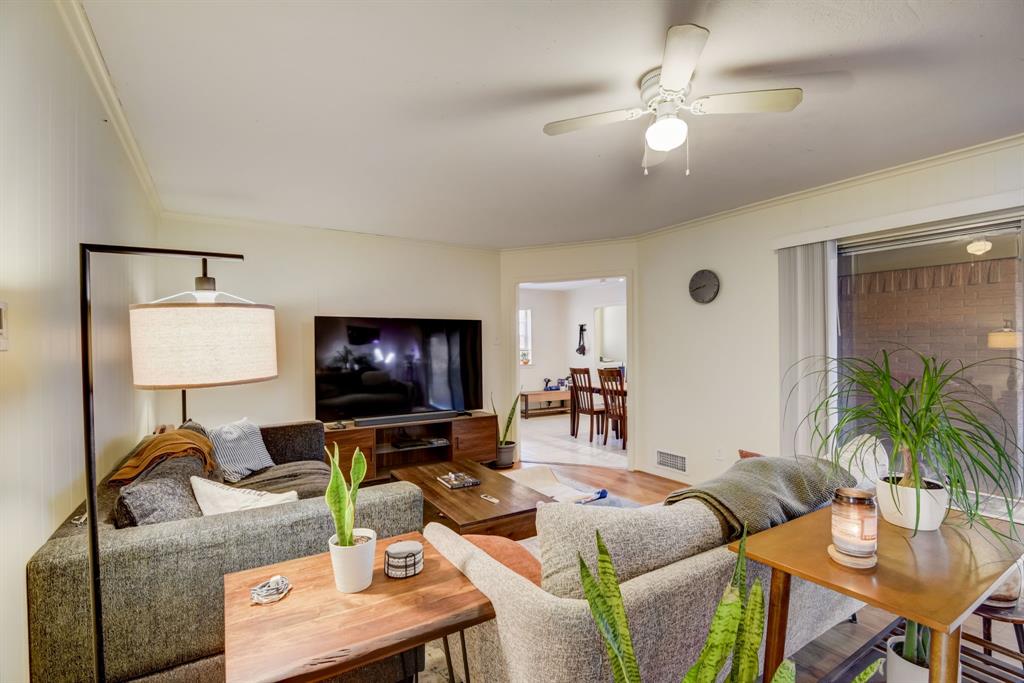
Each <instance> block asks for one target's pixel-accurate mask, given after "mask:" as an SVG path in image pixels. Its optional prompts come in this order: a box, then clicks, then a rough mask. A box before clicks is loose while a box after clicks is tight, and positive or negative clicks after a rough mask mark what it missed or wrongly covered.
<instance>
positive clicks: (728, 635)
mask: <svg viewBox="0 0 1024 683" xmlns="http://www.w3.org/2000/svg"><path fill="white" fill-rule="evenodd" d="M746 539H747V534H746V530H745V529H744V532H743V536H742V538H741V539H740V547H739V554H738V557H737V558H736V566H735V568H734V569H733V574H732V580H731V581H730V582H729V585H728V586H726V587H725V593H724V594H723V595H722V599H721V601H719V603H718V607H717V608H716V609H715V615H714V617H713V618H712V620H711V628H710V631H709V633H708V637H707V640H706V641H705V642H704V647H703V648H702V649H701V651H700V655H699V656H698V658H697V661H696V663H694V665H693V666H692V667H690V670H689V671H687V672H686V674H685V675H684V676H683V678H682V683H714V682H715V681H717V680H718V678H719V674H720V673H721V672H722V670H723V669H724V668H725V665H726V663H728V662H729V661H730V658H731V661H732V668H731V669H730V670H729V675H728V677H727V678H726V679H725V681H726V683H754V681H756V680H757V675H758V670H759V660H758V651H759V650H760V648H761V637H762V635H763V634H764V613H765V607H764V589H763V588H762V587H761V581H760V580H759V579H758V580H756V581H754V585H753V586H752V587H751V588H750V589H749V590H748V588H747V557H746ZM579 564H580V580H581V581H582V582H583V592H584V594H585V595H586V597H587V602H588V603H589V605H590V613H591V615H592V616H593V618H594V623H595V624H596V625H597V630H598V632H599V633H600V634H601V637H602V638H603V639H604V642H605V646H606V649H607V652H608V661H609V662H610V663H611V667H612V676H613V679H614V681H615V683H643V681H642V679H641V677H640V666H639V664H638V663H637V659H636V653H635V651H634V649H633V640H632V637H631V636H630V633H629V618H628V617H627V615H626V610H625V607H624V606H623V602H622V592H621V591H620V589H619V581H618V577H617V576H616V573H615V565H614V564H613V563H612V558H611V555H610V554H609V553H608V548H607V547H606V546H605V544H604V541H603V540H602V539H601V532H597V576H596V577H595V576H594V575H593V574H591V572H590V568H589V567H587V564H586V562H584V560H583V557H582V556H580V557H579ZM883 661H884V660H882V659H878V660H876V661H875V662H873V663H872V664H871V666H869V667H868V668H867V669H865V670H864V671H862V672H861V673H860V674H859V675H858V676H857V677H856V678H854V679H853V683H866V681H868V680H870V679H871V678H872V677H873V676H874V675H875V673H876V672H877V671H878V669H879V667H880V666H881V665H882V662H883ZM795 681H796V666H795V665H794V664H793V662H791V661H789V660H786V661H784V662H783V663H782V665H781V666H780V667H779V668H778V669H777V670H776V671H775V675H774V676H773V677H772V679H771V683H795Z"/></svg>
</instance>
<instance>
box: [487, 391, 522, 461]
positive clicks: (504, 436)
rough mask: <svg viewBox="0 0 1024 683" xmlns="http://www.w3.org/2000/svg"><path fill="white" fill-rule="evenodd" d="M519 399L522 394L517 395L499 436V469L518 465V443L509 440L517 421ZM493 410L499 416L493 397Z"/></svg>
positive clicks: (492, 397)
mask: <svg viewBox="0 0 1024 683" xmlns="http://www.w3.org/2000/svg"><path fill="white" fill-rule="evenodd" d="M519 397H520V394H516V397H515V400H513V401H512V407H511V408H509V409H508V415H507V416H506V417H505V427H504V428H503V429H502V430H501V434H500V435H499V436H498V459H497V461H495V463H494V466H495V467H498V468H505V467H512V465H514V464H516V442H515V441H509V440H508V432H509V430H510V429H512V421H513V420H515V419H516V408H518V407H519ZM491 410H493V411H494V414H495V415H497V414H498V409H497V408H496V407H495V406H494V396H491Z"/></svg>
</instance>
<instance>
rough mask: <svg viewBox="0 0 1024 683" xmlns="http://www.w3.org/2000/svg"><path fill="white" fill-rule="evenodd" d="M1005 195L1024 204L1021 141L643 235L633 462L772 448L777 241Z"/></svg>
mask: <svg viewBox="0 0 1024 683" xmlns="http://www.w3.org/2000/svg"><path fill="white" fill-rule="evenodd" d="M1003 193H1009V196H1010V197H1011V201H1013V200H1012V197H1018V198H1019V204H1020V205H1024V138H1017V139H1016V140H1015V141H1012V142H1011V143H1009V144H1007V143H998V144H993V145H991V146H990V147H984V148H980V149H974V150H970V151H967V152H965V153H962V154H954V155H950V156H947V157H943V158H940V159H936V160H933V161H930V162H928V163H923V164H919V165H914V166H911V167H906V168H901V169H898V170H896V171H894V172H889V173H880V174H874V175H872V176H870V177H866V178H862V179H857V180H855V181H851V182H846V183H841V184H838V185H836V186H832V187H829V188H825V189H824V190H822V191H818V192H807V193H800V194H799V195H796V196H793V197H790V198H783V199H780V200H774V201H772V202H767V203H765V204H763V205H760V206H755V207H751V208H749V209H746V210H741V211H735V212H729V213H727V214H725V215H723V216H719V217H712V218H708V219H704V220H702V221H695V222H693V223H690V224H688V225H687V226H683V227H681V228H679V229H675V230H669V231H665V232H662V233H659V234H654V235H650V236H647V237H645V238H642V239H640V240H639V241H638V243H637V252H638V255H637V260H638V271H639V277H640V289H641V290H642V291H643V294H644V295H643V296H642V297H641V298H640V301H639V312H638V318H639V321H640V330H641V335H640V352H639V356H640V357H641V358H643V367H642V382H640V386H641V387H642V388H641V389H640V394H641V395H640V401H641V404H642V406H643V408H642V410H641V411H640V412H639V413H636V412H634V413H631V417H632V416H637V419H638V429H639V431H640V433H641V434H642V444H643V446H642V448H643V450H642V451H640V453H639V462H638V465H639V467H641V468H642V469H645V470H648V471H652V472H656V473H658V474H664V475H666V476H675V473H674V471H672V470H665V469H663V468H659V467H658V466H657V465H655V464H654V459H655V451H656V450H658V449H661V450H667V451H670V452H673V453H678V454H681V455H685V456H687V458H688V461H689V471H688V472H687V473H686V474H685V475H679V476H678V478H680V479H684V480H686V481H690V482H699V481H701V480H704V479H707V478H709V477H712V476H714V475H716V474H718V473H720V472H721V471H722V470H724V469H725V468H726V467H728V465H729V464H730V463H731V462H733V460H734V459H735V458H736V449H738V448H745V449H749V450H754V451H760V452H764V453H773V452H775V451H776V450H777V447H778V444H779V441H780V434H779V414H780V413H779V410H780V406H779V397H778V394H779V381H780V378H779V348H778V337H779V331H778V310H779V302H778V266H777V256H776V253H775V250H774V247H775V246H776V245H777V244H778V242H779V241H780V238H782V237H783V236H786V235H791V234H794V233H802V232H807V233H810V232H811V231H817V230H820V229H822V228H826V227H828V226H836V225H842V224H846V223H853V222H856V221H863V222H864V225H865V226H867V225H870V224H875V225H879V226H880V225H883V224H885V223H887V222H888V221H886V220H875V219H877V218H878V217H884V216H892V215H897V216H899V215H901V214H903V215H905V216H906V220H910V217H911V215H912V214H911V213H905V212H915V211H923V213H922V214H921V215H924V214H927V213H929V207H937V206H940V205H948V204H950V203H951V202H957V201H961V200H970V199H972V198H982V197H988V196H993V195H1001V194H1003ZM899 220H903V218H902V217H901V218H900V219H899ZM700 268H710V269H711V270H714V271H715V272H717V273H718V275H719V276H720V277H721V280H722V289H721V293H720V294H719V296H718V298H717V299H716V300H715V301H714V302H713V303H711V304H708V305H700V304H696V303H694V302H693V301H692V300H691V299H690V297H689V296H688V295H687V282H688V279H689V277H690V276H691V275H692V273H693V272H694V271H696V270H698V269H700ZM631 378H633V379H635V378H636V373H633V374H632V375H631ZM631 389H632V386H631ZM719 455H720V458H719Z"/></svg>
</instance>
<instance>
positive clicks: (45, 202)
mask: <svg viewBox="0 0 1024 683" xmlns="http://www.w3.org/2000/svg"><path fill="white" fill-rule="evenodd" d="M0 102H2V103H3V104H2V108H0V300H3V301H7V302H8V303H9V305H10V307H9V316H10V350H9V351H6V352H0V454H2V457H3V469H4V474H3V476H2V477H0V519H2V520H3V526H2V534H3V535H2V538H0V546H2V548H3V551H2V553H0V558H2V559H0V584H2V585H3V586H4V599H3V602H2V607H0V681H11V682H12V683H13V682H16V681H25V680H28V636H27V625H26V621H27V619H26V603H25V564H26V562H27V561H28V559H29V557H30V556H31V555H32V553H33V552H35V550H36V549H37V548H38V547H39V546H40V545H42V544H43V542H44V541H45V540H46V538H47V537H48V536H49V535H50V533H52V532H53V530H54V529H55V528H56V527H57V526H58V525H59V524H60V523H61V521H63V519H64V518H65V517H66V516H67V515H68V514H69V513H70V512H71V511H72V510H73V509H74V508H75V506H77V505H78V504H79V503H80V502H81V501H82V500H83V499H84V497H85V484H84V465H83V445H82V410H81V384H80V377H81V374H80V371H79V367H80V359H79V344H78V336H79V334H78V333H79V330H78V243H79V242H80V241H90V242H114V243H127V244H153V243H154V242H155V241H156V237H155V219H154V217H153V213H152V211H151V210H150V208H149V205H148V204H147V202H146V198H145V195H144V194H143V192H142V190H141V189H140V187H141V186H140V185H139V182H138V180H137V179H136V177H135V175H134V172H133V170H132V167H131V166H130V164H129V163H128V161H127V158H126V157H125V155H124V153H123V151H122V148H121V146H120V144H119V142H118V140H117V137H116V135H115V132H114V130H113V129H112V127H111V126H110V124H107V123H104V119H106V118H107V115H106V113H105V112H104V110H103V108H102V105H101V104H100V100H99V99H98V97H97V95H96V93H95V91H94V89H93V86H92V85H91V83H90V81H89V77H88V75H87V74H86V72H85V69H84V67H83V66H82V63H81V61H80V60H79V57H78V56H77V54H76V52H75V50H74V48H73V46H72V43H71V41H70V38H69V35H68V33H67V31H66V29H65V28H64V26H63V24H62V21H61V18H60V15H59V13H58V11H57V9H56V6H55V5H54V4H52V3H50V2H0ZM94 265H95V270H94V279H93V287H94V289H93V300H94V304H95V306H94V316H95V317H94V331H95V337H94V345H95V357H96V365H95V369H96V406H97V423H96V426H97V432H96V442H97V447H98V450H99V452H100V455H101V458H100V467H101V471H105V469H107V468H109V467H110V466H111V464H112V462H113V460H114V459H115V458H117V457H118V456H119V455H121V454H123V453H124V452H125V450H126V449H127V448H128V447H130V445H132V444H133V443H134V442H135V440H136V439H138V438H139V436H140V434H141V433H143V432H144V431H145V430H146V429H147V428H148V426H149V424H151V422H152V409H151V404H152V400H151V399H152V397H151V396H149V395H147V394H145V393H143V392H138V391H135V390H134V389H133V388H132V386H131V371H130V364H129V360H128V346H127V329H128V304H129V303H131V302H133V301H139V300H145V299H149V298H151V296H152V286H151V285H152V280H153V274H152V268H151V264H149V263H148V262H147V260H146V259H135V260H132V259H130V258H128V257H117V256H102V257H99V256H98V257H96V259H95V261H94ZM82 590H83V591H85V590H87V583H86V581H85V577H84V576H83V577H82Z"/></svg>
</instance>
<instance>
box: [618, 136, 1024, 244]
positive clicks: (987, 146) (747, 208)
mask: <svg viewBox="0 0 1024 683" xmlns="http://www.w3.org/2000/svg"><path fill="white" fill-rule="evenodd" d="M1017 147H1024V133H1018V134H1016V135H1010V136H1008V137H1005V138H999V139H997V140H990V141H988V142H982V143H980V144H977V145H973V146H971V147H964V148H962V149H957V150H953V151H951V152H943V153H942V154H937V155H935V156H931V157H926V158H924V159H918V160H917V161H909V162H907V163H905V164H899V165H897V166H890V167H889V168H884V169H882V170H880V171H871V172H869V173H864V174H862V175H858V176H853V177H852V178H845V179H843V180H837V181H836V182H834V183H828V184H826V185H819V186H818V187H812V188H808V189H806V190H798V191H797V192H791V193H790V194H784V195H779V196H778V197H772V198H771V199H765V200H763V201H760V202H754V203H753V204H745V205H743V206H739V207H736V208H735V209H728V210H726V211H720V212H718V213H713V214H709V215H707V216H702V217H700V218H694V219H692V220H688V221H684V222H682V223H677V224H675V225H669V226H666V227H664V228H658V229H656V230H651V231H649V232H645V233H643V234H642V235H638V236H637V238H636V239H637V241H643V240H646V239H650V238H652V237H658V236H661V235H665V234H670V233H674V232H681V231H684V230H692V229H694V228H699V227H703V226H705V225H709V224H711V223H716V222H718V221H722V220H726V219H728V218H734V217H736V216H742V215H744V214H748V213H753V212H755V211H761V210H763V209H770V208H773V207H777V206H784V205H786V204H792V203H793V202H799V201H803V200H806V199H811V198H813V197H820V196H824V195H828V194H831V193H833V192H840V191H842V190H847V189H851V188H854V187H858V186H860V185H867V184H868V183H874V182H878V181H881V180H886V179H888V178H896V177H898V176H901V175H906V174H908V173H915V172H917V171H922V170H925V169H928V168H933V167H935V166H943V165H945V164H951V163H954V162H957V161H962V160H964V159H970V158H971V157H976V156H981V155H983V154H992V153H994V152H999V151H1002V150H1006V149H1014V148H1017Z"/></svg>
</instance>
